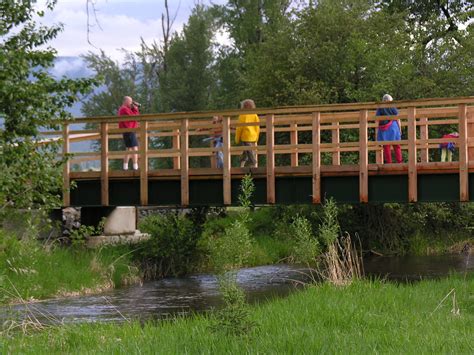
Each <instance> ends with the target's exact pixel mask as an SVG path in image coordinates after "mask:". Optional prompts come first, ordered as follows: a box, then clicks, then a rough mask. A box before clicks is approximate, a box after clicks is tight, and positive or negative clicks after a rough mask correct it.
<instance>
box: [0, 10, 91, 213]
mask: <svg viewBox="0 0 474 355" xmlns="http://www.w3.org/2000/svg"><path fill="white" fill-rule="evenodd" d="M55 3H56V1H50V2H48V3H47V7H48V9H49V10H52V9H53V7H54V5H55ZM43 15H44V12H43V11H41V10H37V7H36V2H32V1H3V2H2V3H1V5H0V18H2V21H0V35H1V36H2V37H1V42H0V67H1V68H2V70H1V71H0V119H2V120H3V122H4V129H3V130H2V131H1V132H0V169H1V171H2V174H1V175H0V186H2V188H1V191H0V211H1V210H3V209H4V208H10V207H13V208H17V209H18V208H28V207H32V208H37V207H39V206H47V207H51V206H58V205H59V204H60V196H61V183H62V181H61V175H60V172H61V171H60V168H61V166H62V161H58V160H57V159H56V155H57V152H58V146H59V143H56V144H55V143H49V144H44V145H42V146H40V147H39V148H38V140H39V131H40V129H54V128H58V127H59V125H60V123H61V122H63V121H64V120H65V119H68V118H69V117H70V115H69V114H68V113H67V111H66V108H67V107H70V106H71V105H72V104H73V103H74V102H75V101H77V100H78V95H81V94H85V93H87V92H88V91H89V90H90V88H91V86H92V84H93V83H94V80H90V79H79V80H71V79H67V78H62V79H59V80H56V79H54V78H53V77H52V76H51V75H50V74H49V73H48V69H49V68H51V67H52V65H53V63H54V59H55V54H56V53H55V51H54V50H53V49H51V48H45V45H46V44H47V43H48V42H49V41H50V40H52V39H53V38H55V37H56V36H57V34H58V33H59V32H60V31H61V29H62V28H61V26H52V27H49V28H48V27H44V26H40V25H38V24H37V23H36V21H35V18H36V17H42V16H43Z"/></svg>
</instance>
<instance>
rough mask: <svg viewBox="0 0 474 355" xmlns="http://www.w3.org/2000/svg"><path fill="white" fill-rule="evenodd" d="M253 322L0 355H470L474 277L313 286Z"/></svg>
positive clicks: (35, 337) (101, 336)
mask: <svg viewBox="0 0 474 355" xmlns="http://www.w3.org/2000/svg"><path fill="white" fill-rule="evenodd" d="M452 290H454V291H452ZM450 292H451V294H450V295H449V296H448V297H447V298H446V299H445V300H444V302H442V300H443V299H444V298H445V296H446V295H448V294H449V293H450ZM454 293H455V300H456V303H455V304H454V306H453V298H452V296H453V295H454ZM251 318H252V319H253V320H254V321H255V323H256V324H257V326H256V327H255V328H254V329H252V330H251V331H250V333H248V334H246V335H245V336H243V337H237V336H232V335H226V334H223V333H221V332H219V331H215V330H214V331H213V330H211V327H210V325H211V324H212V323H213V320H212V316H207V317H206V316H196V317H192V318H189V319H178V320H176V321H171V322H162V323H158V324H151V323H148V324H145V325H144V326H142V325H140V324H139V323H138V322H132V323H125V324H122V325H116V324H82V325H75V326H64V327H58V328H50V329H47V330H45V331H43V332H40V333H34V334H31V335H24V334H13V335H12V334H10V336H4V337H3V340H0V352H1V353H18V352H21V353H25V354H26V353H31V354H33V353H40V354H41V353H46V352H47V353H50V354H52V353H64V352H67V353H144V354H152V353H163V354H184V353H193V354H194V353H214V354H224V353H234V354H237V353H293V354H297V353H301V354H303V353H320V352H329V353H367V352H370V353H374V352H375V353H459V354H460V353H463V354H467V353H473V351H474V337H473V324H474V275H472V274H471V275H470V276H468V277H467V278H466V279H462V278H460V277H458V278H450V279H446V280H440V281H424V282H420V283H417V284H414V285H394V284H385V283H382V282H368V281H361V282H355V283H353V284H352V285H350V286H348V287H343V288H341V287H339V288H338V287H334V286H331V285H330V284H324V285H321V286H313V287H309V288H308V289H307V290H305V291H302V292H298V293H296V294H293V295H291V296H290V297H288V298H286V299H280V300H274V301H271V302H270V303H267V304H263V305H260V306H254V307H252V308H251Z"/></svg>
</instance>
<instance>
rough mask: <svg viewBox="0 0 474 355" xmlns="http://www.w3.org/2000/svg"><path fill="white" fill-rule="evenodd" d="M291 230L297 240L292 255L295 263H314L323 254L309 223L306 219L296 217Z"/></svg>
mask: <svg viewBox="0 0 474 355" xmlns="http://www.w3.org/2000/svg"><path fill="white" fill-rule="evenodd" d="M290 230H291V231H292V234H293V235H294V238H295V239H296V243H295V245H294V248H293V253H292V259H293V261H294V262H296V263H304V264H312V263H314V262H315V261H316V257H317V256H318V255H319V254H320V253H321V248H320V246H319V241H318V239H317V238H316V236H315V235H314V234H313V230H312V227H311V224H310V223H309V221H308V220H307V219H306V218H305V217H302V216H296V218H295V220H294V221H293V223H292V224H291V228H290Z"/></svg>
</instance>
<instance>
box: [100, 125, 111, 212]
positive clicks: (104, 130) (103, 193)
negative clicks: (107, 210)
mask: <svg viewBox="0 0 474 355" xmlns="http://www.w3.org/2000/svg"><path fill="white" fill-rule="evenodd" d="M100 200H101V204H102V205H103V206H108V205H109V124H108V123H107V122H101V123H100Z"/></svg>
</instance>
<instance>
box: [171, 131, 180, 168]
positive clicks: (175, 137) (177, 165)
mask: <svg viewBox="0 0 474 355" xmlns="http://www.w3.org/2000/svg"><path fill="white" fill-rule="evenodd" d="M173 133H174V135H173V149H180V144H179V143H180V141H179V140H180V138H179V137H180V135H179V129H175V130H173ZM173 169H181V164H180V157H174V158H173Z"/></svg>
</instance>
